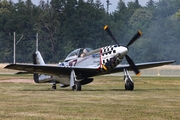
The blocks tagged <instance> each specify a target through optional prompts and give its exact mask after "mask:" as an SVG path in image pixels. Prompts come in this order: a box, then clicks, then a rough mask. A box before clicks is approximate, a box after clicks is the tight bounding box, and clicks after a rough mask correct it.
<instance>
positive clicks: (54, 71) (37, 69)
mask: <svg viewBox="0 0 180 120" xmlns="http://www.w3.org/2000/svg"><path fill="white" fill-rule="evenodd" d="M174 62H175V60H170V61H159V62H147V63H138V64H136V66H137V67H138V68H139V69H146V68H151V67H158V66H162V65H166V64H171V63H174ZM4 68H5V69H12V70H21V71H25V73H32V74H33V73H41V74H47V75H56V76H60V75H67V76H69V75H70V73H71V70H72V69H74V70H75V71H76V74H77V75H79V74H81V75H83V76H89V77H91V76H94V75H100V74H101V75H102V74H106V73H109V72H108V71H107V72H104V73H102V72H100V71H99V70H98V68H87V67H76V66H72V67H62V66H51V65H38V64H29V65H28V64H10V65H7V66H5V67H4ZM124 68H126V69H128V70H132V69H131V66H129V64H127V65H118V66H117V67H115V68H114V69H113V70H112V71H110V73H116V72H122V71H123V69H124ZM22 73H23V72H22Z"/></svg>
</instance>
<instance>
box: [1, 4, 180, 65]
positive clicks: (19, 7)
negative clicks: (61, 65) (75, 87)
mask: <svg viewBox="0 0 180 120" xmlns="http://www.w3.org/2000/svg"><path fill="white" fill-rule="evenodd" d="M179 6H180V1H179V0H159V2H155V1H154V0H149V1H148V2H147V3H146V6H141V5H140V4H139V1H138V0H134V1H133V2H128V3H127V5H126V4H125V2H124V1H123V0H119V2H118V4H117V8H116V10H115V11H113V12H112V13H107V11H106V9H105V6H104V4H103V3H102V2H101V1H100V0H96V1H94V0H87V1H84V0H51V1H49V0H47V1H44V0H40V1H39V5H35V4H33V3H32V2H31V0H26V1H22V0H19V1H18V2H17V3H13V2H12V0H9V1H7V0H1V1H0V56H1V59H0V62H1V63H7V62H8V63H12V62H13V44H14V32H15V33H16V41H19V40H20V42H16V62H19V63H20V62H26V63H32V54H33V52H35V47H36V45H35V44H36V41H35V40H36V34H37V33H38V35H39V36H38V40H39V48H38V49H39V51H40V52H41V54H42V56H43V58H44V60H45V62H47V63H57V62H59V61H62V60H63V59H64V58H65V57H66V56H67V54H69V52H71V51H72V50H74V49H76V48H81V47H90V48H94V49H95V48H99V47H102V46H106V45H111V44H115V43H114V42H113V40H112V39H111V38H110V37H109V36H108V35H107V33H106V32H105V31H104V30H103V27H104V26H105V25H108V26H109V27H110V29H111V31H112V33H113V35H114V37H115V38H116V39H117V41H118V43H119V44H122V45H126V44H127V43H128V42H129V41H130V39H131V38H132V37H133V35H134V34H135V33H136V32H137V30H141V31H142V33H143V35H142V37H141V38H140V39H138V40H137V41H136V42H135V43H134V44H133V45H131V46H130V47H129V53H128V54H129V55H130V56H131V58H132V59H133V60H134V61H135V62H151V61H157V60H158V61H159V60H171V59H174V60H176V64H180V52H179V45H180V40H179V38H180V34H179V31H180V17H179V16H180V8H179ZM124 62H125V61H124Z"/></svg>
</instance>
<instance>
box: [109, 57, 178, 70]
mask: <svg viewBox="0 0 180 120" xmlns="http://www.w3.org/2000/svg"><path fill="white" fill-rule="evenodd" d="M174 62H176V61H175V60H169V61H158V62H147V63H137V64H135V65H136V66H137V67H138V68H139V69H146V68H152V67H158V66H162V65H167V64H171V63H174ZM124 68H126V69H128V70H132V69H131V66H129V64H126V65H118V66H117V67H116V68H114V69H113V70H112V71H111V73H116V72H120V71H123V69H124Z"/></svg>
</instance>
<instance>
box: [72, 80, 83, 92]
mask: <svg viewBox="0 0 180 120" xmlns="http://www.w3.org/2000/svg"><path fill="white" fill-rule="evenodd" d="M72 90H74V91H81V83H80V82H77V81H76V82H75V84H74V86H73V87H72Z"/></svg>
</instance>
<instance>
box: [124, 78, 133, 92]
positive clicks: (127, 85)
mask: <svg viewBox="0 0 180 120" xmlns="http://www.w3.org/2000/svg"><path fill="white" fill-rule="evenodd" d="M125 90H134V83H133V82H132V81H129V80H128V81H127V82H126V83H125Z"/></svg>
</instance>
